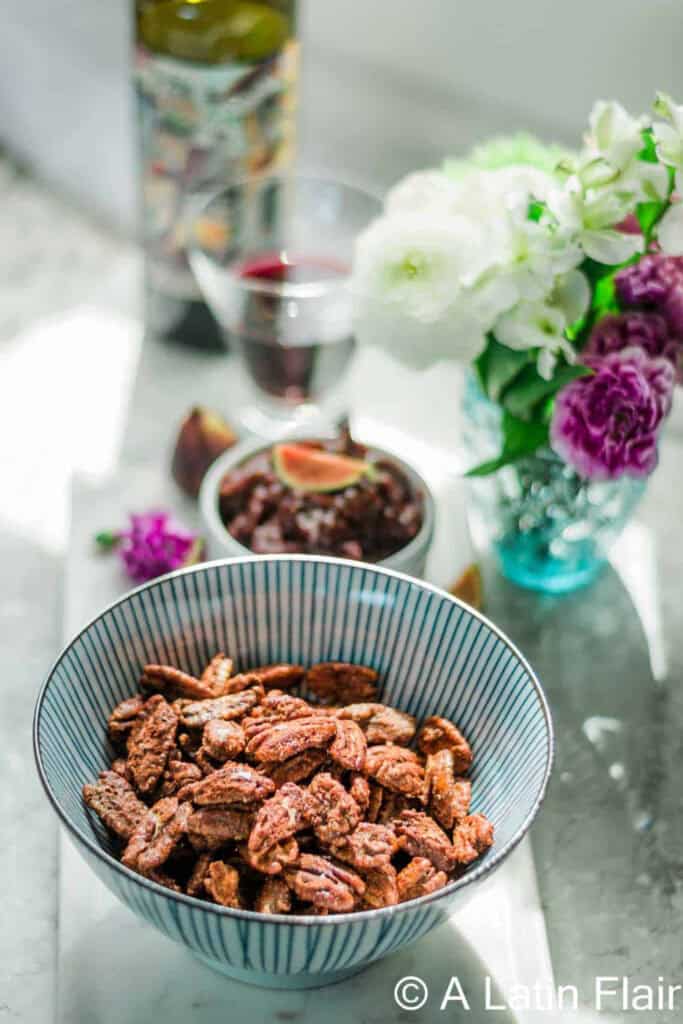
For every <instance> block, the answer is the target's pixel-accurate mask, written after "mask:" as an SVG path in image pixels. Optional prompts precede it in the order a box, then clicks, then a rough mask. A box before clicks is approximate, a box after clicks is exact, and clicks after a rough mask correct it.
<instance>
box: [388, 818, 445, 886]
mask: <svg viewBox="0 0 683 1024" xmlns="http://www.w3.org/2000/svg"><path fill="white" fill-rule="evenodd" d="M394 827H395V829H396V832H397V834H398V835H399V837H400V838H401V845H402V846H403V847H404V848H405V849H406V850H407V851H408V853H409V854H410V855H411V856H412V857H426V858H427V860H429V861H431V862H432V864H433V865H434V867H435V868H437V870H438V871H446V872H448V871H452V870H453V868H454V867H455V865H456V863H457V858H456V855H455V850H454V849H453V846H452V845H451V841H450V839H449V838H448V836H447V835H446V833H445V832H444V831H443V829H442V828H441V826H440V825H437V823H436V822H435V821H434V819H433V818H430V817H429V815H427V814H425V813H424V812H423V811H403V813H402V814H401V816H400V817H399V818H397V819H396V821H395V822H394Z"/></svg>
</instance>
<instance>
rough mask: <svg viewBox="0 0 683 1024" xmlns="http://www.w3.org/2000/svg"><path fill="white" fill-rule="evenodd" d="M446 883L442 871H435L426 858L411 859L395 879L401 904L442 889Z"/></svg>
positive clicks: (445, 876)
mask: <svg viewBox="0 0 683 1024" xmlns="http://www.w3.org/2000/svg"><path fill="white" fill-rule="evenodd" d="M447 881H448V875H447V874H446V873H445V872H444V871H437V869H436V868H435V867H434V865H433V864H432V862H431V861H430V860H428V859H427V858H426V857H413V859H412V860H411V861H410V863H408V864H406V866H405V867H404V868H403V870H402V871H399V873H398V876H397V878H396V883H397V886H398V895H399V899H400V900H401V903H405V901H406V900H416V899H417V898H418V897H419V896H426V895H427V893H430V892H436V890H437V889H442V888H443V887H444V885H445V884H446V882H447Z"/></svg>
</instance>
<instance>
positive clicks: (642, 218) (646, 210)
mask: <svg viewBox="0 0 683 1024" xmlns="http://www.w3.org/2000/svg"><path fill="white" fill-rule="evenodd" d="M667 206H668V203H665V202H661V201H657V200H652V201H651V202H649V203H638V205H637V206H636V217H637V218H638V223H639V224H640V230H641V231H642V232H643V235H644V236H645V238H649V237H650V232H651V231H652V229H653V227H654V226H655V224H656V223H657V221H658V220H659V219H660V217H661V216H662V214H663V212H664V210H665V209H666V207H667Z"/></svg>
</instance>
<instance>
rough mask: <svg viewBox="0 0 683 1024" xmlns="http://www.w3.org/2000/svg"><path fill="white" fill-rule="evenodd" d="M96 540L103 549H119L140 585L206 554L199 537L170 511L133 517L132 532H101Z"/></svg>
mask: <svg viewBox="0 0 683 1024" xmlns="http://www.w3.org/2000/svg"><path fill="white" fill-rule="evenodd" d="M96 539H97V541H98V543H99V544H100V546H101V547H103V548H113V547H115V548H116V549H117V551H118V553H119V555H120V557H121V560H122V562H123V564H124V566H125V569H126V572H127V573H128V575H129V576H130V578H131V579H132V580H135V582H136V583H145V582H147V580H153V579H156V577H157V576H163V574H164V573H166V572H171V571H172V570H173V569H179V568H181V567H182V566H185V565H191V564H192V563H193V562H196V561H198V560H199V558H200V557H201V555H202V551H203V544H202V541H201V539H200V538H199V537H198V535H197V534H196V533H193V532H192V531H191V530H187V529H185V527H183V526H181V525H180V524H179V523H177V522H175V521H174V520H173V519H172V518H171V516H170V515H169V514H168V512H144V513H142V514H140V515H135V514H133V515H131V517H130V527H129V529H128V530H120V531H117V532H114V533H101V534H98V536H97V538H96Z"/></svg>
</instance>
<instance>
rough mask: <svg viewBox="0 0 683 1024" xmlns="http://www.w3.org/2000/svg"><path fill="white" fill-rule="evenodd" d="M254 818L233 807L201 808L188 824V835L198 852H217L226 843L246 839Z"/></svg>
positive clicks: (248, 813) (246, 812) (247, 812)
mask: <svg viewBox="0 0 683 1024" xmlns="http://www.w3.org/2000/svg"><path fill="white" fill-rule="evenodd" d="M252 822H253V816H252V814H251V813H250V812H249V811H237V810H235V809H234V808H231V807H201V808H200V809H199V810H198V811H195V812H194V814H193V815H192V816H191V817H190V819H189V821H188V823H187V835H188V838H189V840H190V842H191V843H192V845H193V846H194V848H195V849H196V850H217V849H218V848H219V847H220V846H223V845H224V844H225V843H228V842H234V841H237V840H243V839H246V838H247V837H248V835H249V833H250V831H251V826H252Z"/></svg>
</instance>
